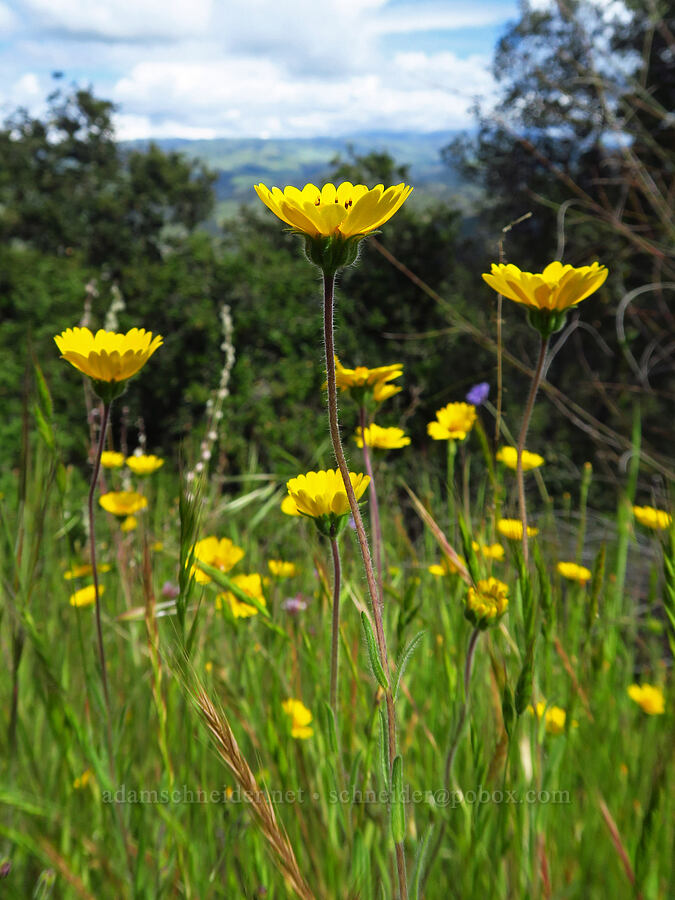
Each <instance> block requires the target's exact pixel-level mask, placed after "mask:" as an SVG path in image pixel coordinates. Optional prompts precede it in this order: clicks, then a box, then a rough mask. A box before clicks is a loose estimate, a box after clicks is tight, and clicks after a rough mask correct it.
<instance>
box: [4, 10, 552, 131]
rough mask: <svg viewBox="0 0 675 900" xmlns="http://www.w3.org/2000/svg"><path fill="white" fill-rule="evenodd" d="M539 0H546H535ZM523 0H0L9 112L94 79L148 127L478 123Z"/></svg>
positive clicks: (34, 106) (129, 119) (129, 123)
mask: <svg viewBox="0 0 675 900" xmlns="http://www.w3.org/2000/svg"><path fill="white" fill-rule="evenodd" d="M540 4H541V0H538V5H540ZM517 17H518V4H517V2H516V0H0V115H2V116H3V117H4V116H5V115H7V114H9V113H10V112H12V111H13V110H14V109H16V107H18V106H20V105H23V106H26V107H28V108H29V109H31V111H35V112H38V111H39V110H40V108H41V106H42V104H43V103H44V98H45V97H46V95H47V94H48V93H49V92H50V90H51V89H52V87H53V81H52V78H51V73H52V72H53V71H56V70H58V71H61V72H63V73H64V80H65V82H66V83H70V82H72V81H76V82H78V83H79V84H81V85H85V86H86V85H89V84H91V85H92V86H93V88H94V91H95V93H96V94H97V95H98V96H100V97H105V98H106V99H110V100H113V101H114V102H115V103H116V104H118V105H119V111H118V113H117V116H116V127H117V133H118V135H119V136H120V137H122V138H140V137H186V138H210V137H251V136H254V137H311V136H316V135H330V134H339V135H342V134H349V133H354V132H358V131H364V130H371V129H378V130H380V129H387V130H393V131H407V130H418V131H436V130H446V129H452V128H459V127H463V126H464V125H467V124H469V122H470V118H469V108H470V106H471V104H472V101H473V99H474V98H475V97H476V96H477V95H483V96H486V95H488V96H489V95H490V93H491V92H492V89H493V83H492V78H491V75H490V63H491V59H492V52H493V49H494V45H495V42H496V40H497V39H498V37H499V35H500V34H501V33H502V32H503V30H504V28H505V26H506V24H507V22H508V21H509V20H511V21H512V20H514V19H516V18H517Z"/></svg>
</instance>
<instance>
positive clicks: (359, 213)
mask: <svg viewBox="0 0 675 900" xmlns="http://www.w3.org/2000/svg"><path fill="white" fill-rule="evenodd" d="M254 187H255V192H256V194H257V195H258V197H260V199H261V200H262V202H263V203H264V204H265V206H266V207H267V208H268V209H271V210H272V212H273V213H274V214H275V216H278V217H279V218H280V219H281V220H282V221H283V222H286V224H287V225H290V226H291V228H294V229H295V230H296V231H300V232H302V233H303V234H307V235H309V236H310V237H334V236H336V237H341V238H351V237H356V236H358V235H364V234H368V233H369V232H371V231H375V230H376V229H377V228H379V227H380V225H384V223H385V222H386V221H387V220H388V219H391V217H392V216H393V215H394V213H395V212H396V210H397V209H399V208H400V207H401V206H402V205H403V203H404V202H405V200H406V198H407V197H408V195H409V194H410V192H411V191H412V188H411V187H406V185H405V184H403V183H401V184H397V185H395V186H394V187H390V188H387V189H386V190H385V188H384V185H382V184H378V185H377V186H376V187H374V188H370V189H368V188H367V187H366V185H365V184H352V183H351V182H349V181H343V182H342V184H340V185H338V187H337V188H336V187H335V185H334V184H325V185H324V186H323V187H322V188H318V187H316V185H314V184H306V185H305V186H304V188H302V190H300V189H299V188H296V187H286V188H284V190H283V191H282V190H280V189H279V188H277V187H273V188H272V190H270V189H269V188H268V187H266V186H265V185H264V184H256V185H254Z"/></svg>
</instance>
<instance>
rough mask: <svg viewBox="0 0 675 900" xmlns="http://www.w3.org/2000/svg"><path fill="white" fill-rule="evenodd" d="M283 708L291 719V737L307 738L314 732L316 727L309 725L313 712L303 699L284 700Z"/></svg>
mask: <svg viewBox="0 0 675 900" xmlns="http://www.w3.org/2000/svg"><path fill="white" fill-rule="evenodd" d="M281 708H282V709H283V711H284V712H285V713H286V715H287V716H289V718H290V720H291V737H294V738H299V739H301V740H307V739H308V738H311V736H312V735H313V734H314V729H313V728H310V727H309V724H310V722H311V721H312V718H313V717H312V714H311V712H310V711H309V710H308V709H307V707H306V706H305V704H304V703H303V702H302V700H295V699H292V698H291V699H289V700H284V702H283V703H282V704H281Z"/></svg>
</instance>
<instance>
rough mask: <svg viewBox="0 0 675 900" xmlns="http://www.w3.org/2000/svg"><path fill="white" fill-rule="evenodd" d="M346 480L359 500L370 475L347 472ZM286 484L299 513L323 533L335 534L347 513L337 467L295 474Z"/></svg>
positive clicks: (344, 491) (344, 493) (342, 485)
mask: <svg viewBox="0 0 675 900" xmlns="http://www.w3.org/2000/svg"><path fill="white" fill-rule="evenodd" d="M349 479H350V481H351V483H352V488H353V489H354V494H355V496H356V499H357V500H360V498H361V497H362V496H363V494H364V492H365V490H366V488H367V487H368V485H369V484H370V477H369V476H368V475H364V474H363V473H361V472H359V473H356V472H350V473H349ZM286 487H287V488H288V493H289V495H290V497H291V498H292V499H293V501H294V503H295V505H296V508H297V510H298V512H299V513H300V514H301V515H303V516H309V517H311V518H313V519H314V521H315V522H316V524H317V527H318V528H319V530H320V531H321V532H322V533H324V534H327V535H329V536H331V537H334V536H335V534H336V533H337V531H338V530H339V529H340V528H341V527H342V525H343V524H344V522H345V521H346V517H347V514H348V513H349V512H350V509H349V500H348V498H347V491H346V490H345V486H344V483H343V481H342V475H341V474H340V471H339V469H328V470H322V471H320V472H307V474H306V475H298V476H297V477H296V478H291V479H290V480H289V481H288V482H286Z"/></svg>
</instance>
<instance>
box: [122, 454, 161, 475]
mask: <svg viewBox="0 0 675 900" xmlns="http://www.w3.org/2000/svg"><path fill="white" fill-rule="evenodd" d="M126 462H127V466H128V467H129V468H130V469H131V471H132V472H133V473H134V475H152V473H153V472H156V471H157V469H161V467H162V466H163V465H164V460H163V459H161V458H160V457H159V456H154V455H153V454H150V455H149V456H145V455H141V456H127V460H126Z"/></svg>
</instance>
